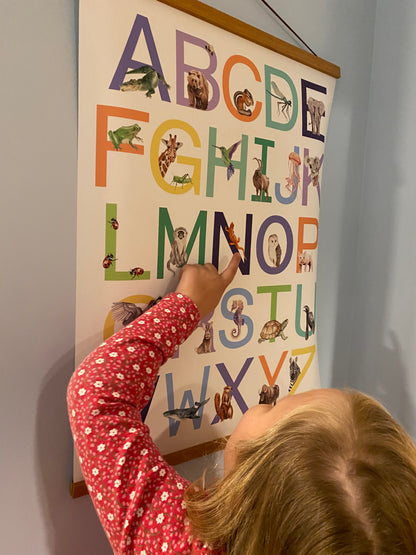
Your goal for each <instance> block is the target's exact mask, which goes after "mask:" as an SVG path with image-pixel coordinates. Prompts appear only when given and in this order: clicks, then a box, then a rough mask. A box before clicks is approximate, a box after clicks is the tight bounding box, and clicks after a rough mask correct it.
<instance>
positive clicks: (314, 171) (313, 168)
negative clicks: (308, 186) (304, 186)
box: [305, 156, 321, 187]
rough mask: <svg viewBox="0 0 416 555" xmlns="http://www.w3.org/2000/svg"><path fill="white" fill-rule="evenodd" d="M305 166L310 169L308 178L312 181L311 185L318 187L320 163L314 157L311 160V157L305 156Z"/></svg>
mask: <svg viewBox="0 0 416 555" xmlns="http://www.w3.org/2000/svg"><path fill="white" fill-rule="evenodd" d="M305 164H306V166H308V168H309V169H310V178H311V180H312V185H313V186H314V187H316V186H317V185H318V179H319V170H320V168H321V162H320V160H319V158H318V157H317V156H315V157H314V158H312V157H311V156H307V157H306V158H305Z"/></svg>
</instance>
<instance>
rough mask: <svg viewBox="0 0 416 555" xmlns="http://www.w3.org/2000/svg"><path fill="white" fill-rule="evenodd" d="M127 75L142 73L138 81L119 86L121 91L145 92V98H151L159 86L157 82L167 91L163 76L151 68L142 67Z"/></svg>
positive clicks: (132, 80) (134, 80) (133, 80)
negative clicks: (160, 82)
mask: <svg viewBox="0 0 416 555" xmlns="http://www.w3.org/2000/svg"><path fill="white" fill-rule="evenodd" d="M127 73H144V75H143V77H141V78H140V79H130V81H126V82H124V83H122V84H121V85H120V90H121V91H146V96H148V97H149V98H151V97H152V94H154V93H155V89H156V87H157V86H158V84H159V81H162V83H163V84H164V85H165V87H166V88H167V89H169V85H168V84H167V83H166V81H165V78H164V77H163V75H160V73H158V72H157V71H156V70H155V69H153V68H152V66H142V67H139V68H137V69H131V70H130V71H127Z"/></svg>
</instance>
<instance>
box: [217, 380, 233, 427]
mask: <svg viewBox="0 0 416 555" xmlns="http://www.w3.org/2000/svg"><path fill="white" fill-rule="evenodd" d="M231 389H232V387H231V386H230V385H226V386H225V387H224V391H223V393H222V397H221V396H220V394H219V393H216V394H215V397H214V404H215V411H216V413H217V414H218V416H219V417H220V420H221V422H223V421H224V420H227V419H228V418H232V417H233V414H234V410H233V407H232V406H231Z"/></svg>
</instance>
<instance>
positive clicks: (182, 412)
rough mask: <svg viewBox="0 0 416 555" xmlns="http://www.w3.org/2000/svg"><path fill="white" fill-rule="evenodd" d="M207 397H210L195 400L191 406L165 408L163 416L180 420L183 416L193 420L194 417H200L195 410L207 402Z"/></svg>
mask: <svg viewBox="0 0 416 555" xmlns="http://www.w3.org/2000/svg"><path fill="white" fill-rule="evenodd" d="M209 399H210V398H208V399H205V401H202V403H199V402H198V401H196V402H195V403H194V406H193V407H189V408H187V409H173V410H166V411H165V412H164V413H163V416H166V418H172V419H173V420H182V419H183V418H190V419H191V420H194V419H195V418H201V417H200V416H199V415H198V414H197V412H198V411H199V409H200V408H201V407H203V406H204V405H205V404H206V403H208V401H209Z"/></svg>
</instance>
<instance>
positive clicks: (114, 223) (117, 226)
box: [108, 218, 120, 230]
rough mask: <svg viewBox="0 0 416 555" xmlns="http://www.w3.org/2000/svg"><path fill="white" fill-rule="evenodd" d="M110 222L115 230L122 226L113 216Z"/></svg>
mask: <svg viewBox="0 0 416 555" xmlns="http://www.w3.org/2000/svg"><path fill="white" fill-rule="evenodd" d="M108 223H109V224H111V225H112V227H113V229H115V230H117V229H118V228H119V227H120V226H119V223H118V221H117V220H116V219H115V218H111V220H109V221H108Z"/></svg>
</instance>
